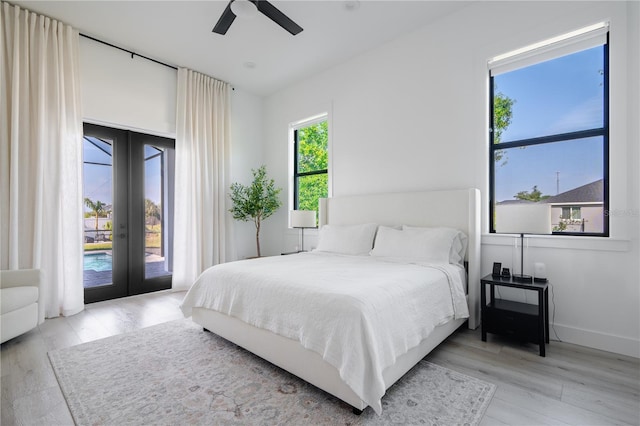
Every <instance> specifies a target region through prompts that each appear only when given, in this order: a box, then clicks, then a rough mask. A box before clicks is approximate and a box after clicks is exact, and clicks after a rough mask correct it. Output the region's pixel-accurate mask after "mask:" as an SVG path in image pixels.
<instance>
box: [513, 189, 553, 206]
mask: <svg viewBox="0 0 640 426" xmlns="http://www.w3.org/2000/svg"><path fill="white" fill-rule="evenodd" d="M549 197H550V195H542V192H540V190H539V189H538V185H534V186H533V188H532V189H531V192H529V191H520V192H518V193H517V194H516V195H514V196H513V198H517V199H518V200H527V201H534V202H536V203H537V202H538V201H541V200H546V199H547V198H549Z"/></svg>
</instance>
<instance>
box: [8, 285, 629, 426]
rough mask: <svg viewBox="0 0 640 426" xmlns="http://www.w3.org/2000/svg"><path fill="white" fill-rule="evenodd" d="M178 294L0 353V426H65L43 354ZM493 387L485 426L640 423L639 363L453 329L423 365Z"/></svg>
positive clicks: (135, 317) (42, 334) (122, 323)
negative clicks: (542, 349) (542, 353)
mask: <svg viewBox="0 0 640 426" xmlns="http://www.w3.org/2000/svg"><path fill="white" fill-rule="evenodd" d="M183 296H184V293H171V292H159V293H153V294H147V295H141V296H133V297H128V298H124V299H119V300H113V301H106V302H100V303H94V304H90V305H87V306H86V309H85V310H84V311H83V312H82V313H80V314H78V315H74V316H72V317H68V318H55V319H48V320H46V321H45V322H44V324H42V325H41V326H39V327H38V328H37V329H35V330H33V331H31V332H29V333H27V334H25V335H23V336H20V337H18V338H16V339H13V340H11V341H9V342H6V343H4V344H3V345H2V349H1V355H2V358H1V361H0V362H1V364H0V367H1V370H2V371H1V372H2V378H1V382H2V383H1V384H2V388H1V389H2V390H1V393H2V395H1V396H2V413H1V414H2V417H1V424H2V425H3V426H5V425H7V426H8V425H14V424H15V425H32V424H42V425H66V424H73V420H72V419H71V415H70V413H69V410H68V409H67V406H66V403H65V401H64V398H63V396H62V393H61V391H60V388H59V387H58V384H57V381H56V378H55V375H54V373H53V370H52V369H51V365H50V364H49V360H48V358H47V352H48V351H50V350H54V349H59V348H63V347H68V346H72V345H77V344H80V343H83V342H88V341H91V340H96V339H100V338H103V337H108V336H112V335H115V334H120V333H126V332H129V331H133V330H137V329H140V328H144V327H148V326H151V325H155V324H159V323H162V322H166V321H172V320H175V319H180V318H182V314H181V312H180V309H179V308H178V305H179V303H180V301H181V300H182V297H183ZM426 359H427V360H429V361H431V362H434V363H436V364H439V365H442V366H445V367H448V368H451V369H452V370H456V371H459V372H461V373H465V374H468V375H470V376H474V377H477V378H480V379H483V380H486V381H488V382H491V383H495V384H496V385H497V390H496V393H495V395H494V397H493V399H492V401H491V404H490V406H489V408H488V409H487V412H486V414H485V417H484V419H483V422H482V423H483V425H503V424H510V425H547V424H553V425H563V424H572V425H589V424H591V425H610V424H632V425H638V424H640V361H639V360H638V359H635V358H629V357H625V356H620V355H615V354H611V353H607V352H602V351H598V350H594V349H589V348H584V347H580V346H576V345H571V344H567V343H561V342H551V344H550V345H549V346H548V348H547V357H546V358H541V357H539V356H538V355H537V346H535V345H524V346H523V345H519V344H518V343H514V342H511V341H508V340H503V339H500V338H498V337H494V336H491V335H490V336H489V341H488V342H482V341H481V340H480V332H479V330H475V331H471V330H466V329H461V330H459V331H458V332H456V333H455V334H454V335H453V336H451V337H450V338H449V339H448V340H447V341H446V342H444V343H443V344H441V345H440V346H439V347H438V348H436V349H435V350H434V351H433V352H432V353H431V354H429V355H428V356H427V358H426Z"/></svg>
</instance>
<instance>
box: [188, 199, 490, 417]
mask: <svg viewBox="0 0 640 426" xmlns="http://www.w3.org/2000/svg"><path fill="white" fill-rule="evenodd" d="M479 209H480V195H479V191H478V190H477V189H462V190H450V191H429V192H408V193H391V194H372V195H359V196H344V197H334V198H328V199H323V200H321V202H320V216H319V217H320V223H319V225H320V226H321V227H323V226H324V225H329V226H327V227H324V228H322V230H321V233H324V234H321V242H320V246H319V247H318V249H323V247H324V248H326V247H327V244H328V243H327V241H330V237H328V236H327V235H330V234H329V233H328V232H329V230H333V231H332V232H337V230H340V232H344V230H350V232H351V231H353V230H358V232H364V233H365V234H366V235H370V229H371V226H374V227H375V232H374V235H375V238H376V239H378V240H379V241H383V240H384V241H393V238H397V237H398V236H402V238H406V236H407V235H413V234H412V232H414V231H415V232H414V233H415V234H416V235H418V233H421V232H423V231H424V230H425V229H428V230H427V231H424V232H433V231H432V229H434V228H436V229H438V230H440V229H446V230H452V229H455V230H457V231H461V233H463V235H464V236H465V237H466V244H465V245H466V247H465V250H464V252H463V253H462V255H463V256H464V259H463V258H460V259H457V260H459V261H460V265H462V264H464V265H465V267H461V266H460V265H456V264H455V263H457V262H451V263H452V264H449V265H446V264H445V263H446V262H442V263H434V262H433V261H424V262H423V261H420V262H417V261H411V262H406V261H404V260H402V259H400V260H398V259H396V258H394V257H393V256H389V255H388V253H385V252H384V245H383V244H382V243H381V244H380V246H379V247H378V246H375V247H374V248H373V250H372V251H371V255H367V253H359V254H360V255H354V253H350V252H349V253H334V252H332V251H331V250H328V251H325V250H319V251H317V252H314V253H301V254H296V255H291V256H276V257H270V258H264V259H262V258H261V259H253V260H245V261H240V262H230V263H227V264H224V265H217V266H214V267H213V268H210V269H209V270H207V271H205V272H203V274H202V275H201V276H200V277H199V278H198V280H197V281H196V283H194V285H193V286H192V287H191V289H190V290H189V292H188V293H187V295H186V296H185V299H184V301H183V303H182V304H181V308H182V310H183V313H184V314H185V316H188V315H191V316H192V318H193V321H194V322H196V323H198V324H200V325H201V326H202V327H203V328H204V329H206V330H208V331H211V332H213V333H216V334H218V335H220V336H221V337H224V338H226V339H228V340H230V341H232V342H234V343H235V344H237V345H239V346H242V347H244V348H245V349H247V350H249V351H251V352H253V353H255V354H256V355H258V356H260V357H262V358H264V359H266V360H268V361H270V362H271V363H273V364H275V365H277V366H279V367H281V368H283V369H285V370H287V371H289V372H290V373H292V374H294V375H296V376H298V377H300V378H302V379H304V380H306V381H307V382H309V383H311V384H313V385H315V386H317V387H319V388H320V389H323V390H324V391H326V392H328V393H330V394H332V395H334V396H336V397H337V398H339V399H341V400H343V401H345V402H346V403H347V404H349V405H351V406H352V407H353V409H354V412H361V411H362V410H363V409H364V408H366V407H367V406H371V407H372V408H373V409H374V410H375V411H376V412H378V413H380V411H381V403H380V399H381V397H382V396H383V394H384V392H385V391H386V389H388V388H389V387H390V386H391V385H392V384H393V383H395V382H396V381H397V380H398V379H399V378H401V377H402V376H403V375H404V374H405V373H406V372H407V371H409V370H410V369H411V368H412V367H413V366H414V365H415V364H416V363H417V362H418V361H420V360H421V359H422V358H423V357H424V356H425V355H426V354H428V353H429V352H430V351H431V350H432V349H433V348H435V347H436V346H437V345H438V344H440V343H441V342H442V341H444V340H445V339H446V338H447V337H448V336H449V335H450V334H451V333H453V332H454V331H455V330H456V329H457V328H458V327H460V326H461V325H462V324H464V323H465V321H468V327H469V328H476V327H477V326H478V324H479V295H478V292H479V286H478V284H479V281H480V214H479V211H480V210H479ZM416 228H417V229H416ZM449 232H450V231H447V233H446V235H447V238H448V235H450V234H449ZM358 235H360V234H358ZM363 235H364V234H363ZM420 235H422V234H420ZM429 235H432V234H429ZM443 235H444V234H443ZM456 235H457V234H456ZM421 238H422V237H421ZM429 238H431V237H429ZM323 241H324V242H323ZM372 243H373V242H372ZM347 245H348V243H347ZM376 250H377V251H376ZM451 253H453V249H452V251H451ZM376 254H378V256H376ZM463 261H464V262H463ZM302 276H305V279H304V280H302V279H298V278H296V279H295V280H294V279H293V278H292V277H302ZM378 277H380V278H378ZM384 277H387V279H389V277H392V279H393V280H394V282H397V283H398V284H397V285H395V284H394V286H388V285H386V284H385V282H384V279H385V278H384ZM426 277H429V278H428V285H429V288H430V289H431V288H432V289H433V290H429V291H430V292H431V293H429V295H428V296H423V295H421V294H422V293H424V291H423V290H418V289H420V288H422V287H424V286H425V285H426V284H424V283H423V282H422V281H421V280H426V279H427V278H426ZM296 280H298V281H300V282H299V283H298V282H296ZM303 281H304V284H303V283H302V282H303ZM345 283H346V284H345ZM300 287H305V289H304V291H305V292H306V291H311V296H309V295H308V294H307V293H303V290H301V288H300ZM276 288H279V290H278V291H281V292H282V293H280V295H279V296H275V291H276ZM374 289H375V290H374ZM381 294H382V295H381ZM243 295H244V296H245V297H246V298H245V299H242V298H241V296H243ZM305 295H306V296H305ZM338 295H339V297H338ZM447 295H448V296H447ZM438 297H442V298H443V299H442V300H445V302H444V303H441V302H437V303H436V302H435V300H437V298H438ZM447 297H449V298H450V301H451V303H449V302H446V300H447V299H446V298H447ZM460 297H462V302H460ZM296 298H297V299H296ZM385 298H388V299H385ZM400 301H402V303H407V304H408V305H406V306H405V305H402V306H399V307H397V308H396V309H399V311H395V312H394V311H392V310H391V309H392V308H391V306H395V305H399V304H400ZM385 304H386V305H388V308H387V307H385V308H383V306H384V305H385ZM239 306H240V307H244V308H246V309H245V310H244V311H240V310H238V309H240V308H239ZM423 306H431V308H430V309H422V308H421V307H423ZM276 307H277V309H276ZM440 307H442V308H440ZM387 309H388V310H387ZM440 310H442V312H440ZM274 311H278V315H274V314H273V313H274ZM267 312H268V313H269V314H268V315H267ZM319 318H324V319H323V320H319ZM391 319H393V320H391ZM402 321H407V324H411V325H413V324H419V327H413V326H412V327H405V323H403V322H402ZM338 324H341V325H342V326H337V325H338ZM427 324H428V325H427ZM410 328H411V330H410V331H409V329H410ZM414 328H415V330H414ZM336 330H338V331H339V332H338V331H336ZM399 330H408V331H406V332H404V331H399ZM314 333H315V334H314ZM338 334H339V336H336V335H338Z"/></svg>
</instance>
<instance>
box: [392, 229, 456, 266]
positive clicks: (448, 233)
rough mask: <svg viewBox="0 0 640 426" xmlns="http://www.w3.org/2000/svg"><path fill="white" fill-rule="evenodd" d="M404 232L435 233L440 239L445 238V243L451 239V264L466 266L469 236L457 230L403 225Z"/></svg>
mask: <svg viewBox="0 0 640 426" xmlns="http://www.w3.org/2000/svg"><path fill="white" fill-rule="evenodd" d="M402 229H403V230H404V231H414V232H422V231H428V232H435V233H436V235H439V236H440V238H443V243H444V242H445V241H446V240H448V239H449V237H451V238H452V239H451V246H450V250H449V263H453V264H458V265H464V257H465V255H466V253H467V244H468V241H469V239H468V238H467V235H466V234H465V233H464V232H462V231H460V230H459V229H455V228H447V227H436V228H418V227H414V226H408V225H402Z"/></svg>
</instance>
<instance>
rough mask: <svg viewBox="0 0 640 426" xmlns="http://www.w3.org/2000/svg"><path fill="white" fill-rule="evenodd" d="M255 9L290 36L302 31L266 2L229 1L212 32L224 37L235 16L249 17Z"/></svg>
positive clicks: (265, 0) (264, 0) (254, 0)
mask: <svg viewBox="0 0 640 426" xmlns="http://www.w3.org/2000/svg"><path fill="white" fill-rule="evenodd" d="M256 8H257V10H258V11H259V12H260V13H262V14H263V15H265V16H266V17H267V18H269V19H271V20H272V21H273V22H275V23H276V24H278V25H280V26H281V27H282V28H284V29H285V30H287V31H289V32H290V33H291V34H292V35H296V34H298V33H299V32H301V31H302V27H301V26H300V25H298V24H296V23H295V22H293V21H292V20H291V19H289V17H288V16H287V15H285V14H284V13H282V12H280V10H278V9H277V8H276V7H275V6H274V5H272V4H271V3H269V2H268V1H267V0H231V1H230V2H229V4H227V7H226V8H225V9H224V12H222V15H221V16H220V19H218V22H217V23H216V26H215V27H213V32H214V33H218V34H221V35H225V34H226V33H227V31H228V30H229V27H230V26H231V24H232V23H233V21H234V20H235V19H236V16H242V15H247V16H250V15H251V14H253V13H254V12H255V10H256Z"/></svg>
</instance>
